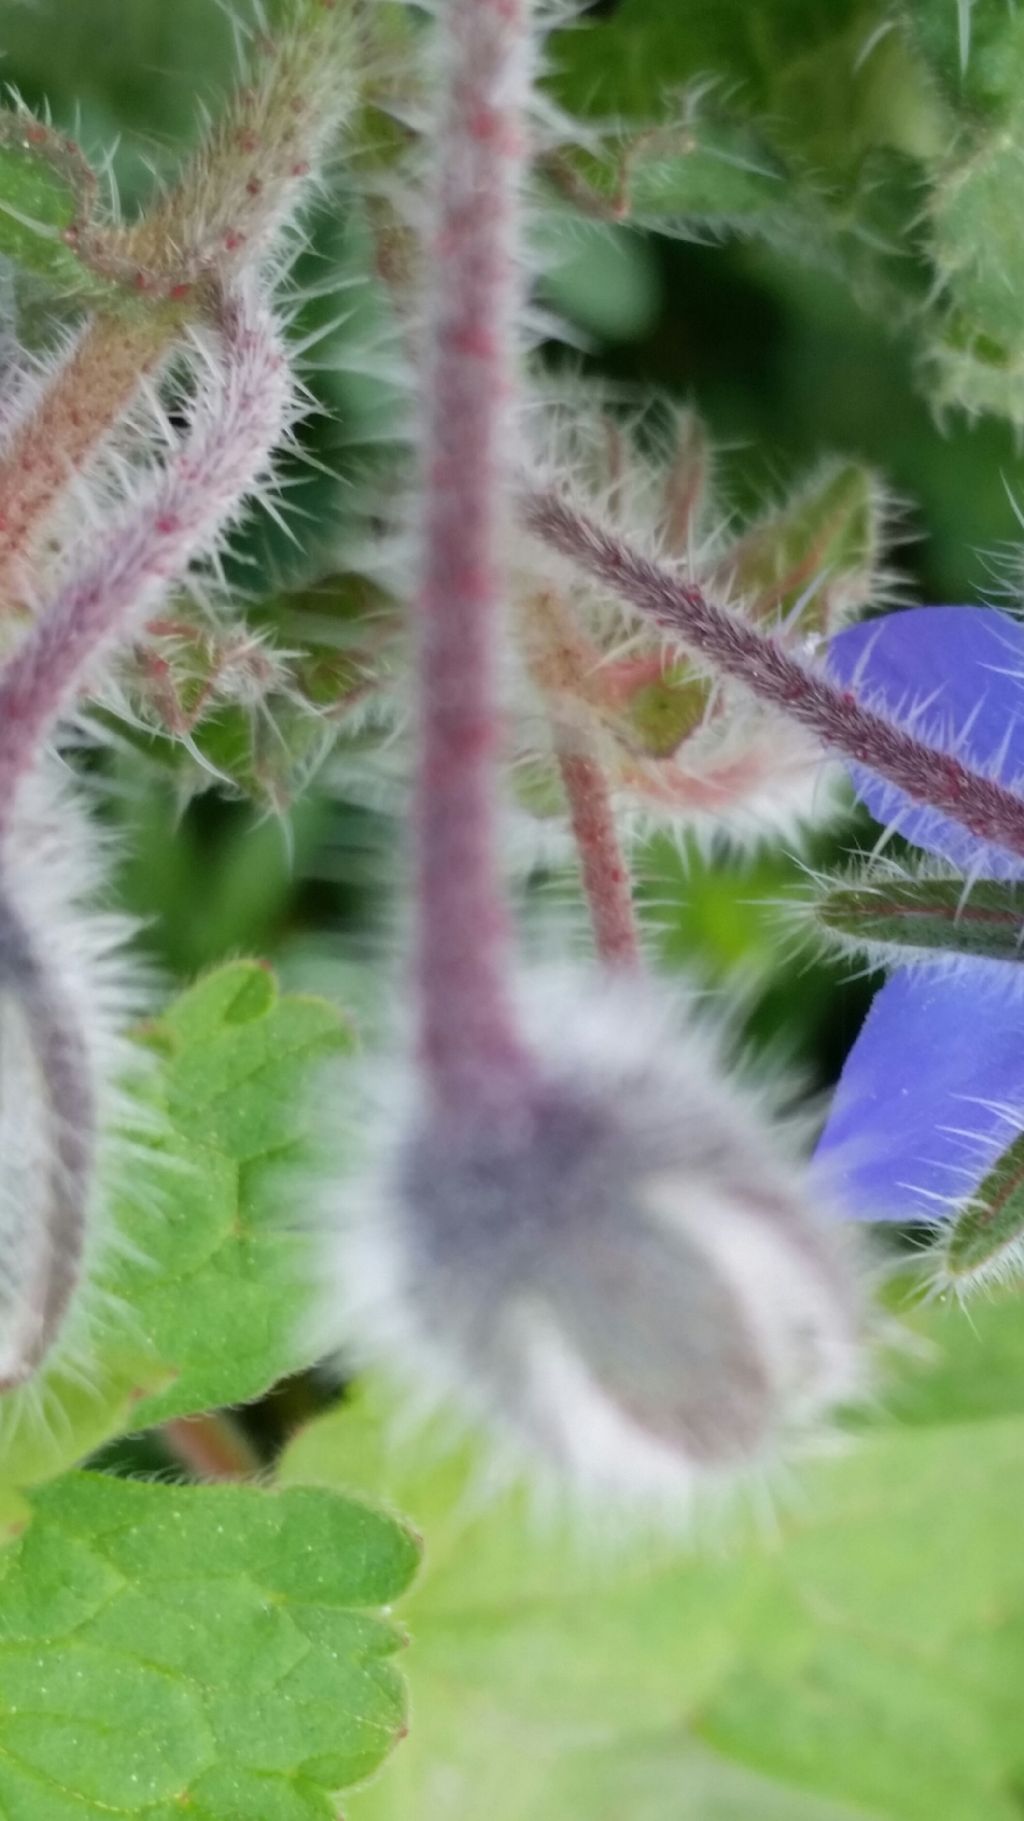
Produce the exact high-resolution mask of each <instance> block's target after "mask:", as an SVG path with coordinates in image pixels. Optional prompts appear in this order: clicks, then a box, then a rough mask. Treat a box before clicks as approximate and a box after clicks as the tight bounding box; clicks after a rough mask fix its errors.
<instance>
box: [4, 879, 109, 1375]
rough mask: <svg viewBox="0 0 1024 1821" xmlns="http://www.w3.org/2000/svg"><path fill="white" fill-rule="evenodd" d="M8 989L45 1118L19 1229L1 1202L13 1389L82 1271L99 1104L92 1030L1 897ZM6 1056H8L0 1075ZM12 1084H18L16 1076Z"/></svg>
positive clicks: (57, 1326) (7, 1364)
mask: <svg viewBox="0 0 1024 1821" xmlns="http://www.w3.org/2000/svg"><path fill="white" fill-rule="evenodd" d="M3 999H7V1000H8V1001H9V1002H10V1004H11V1006H12V1008H13V1010H14V1012H15V1015H16V1016H17V1017H19V1018H20V1019H21V1021H22V1025H23V1028H24V1033H25V1038H26V1040H27V1045H28V1050H29V1053H30V1055H31V1058H32V1065H31V1074H32V1075H33V1077H34V1078H35V1082H36V1091H37V1092H38V1095H39V1098H40V1103H41V1106H42V1121H43V1125H44V1127H45V1128H46V1131H45V1137H44V1139H43V1143H42V1148H41V1153H40V1156H39V1158H38V1160H37V1167H36V1169H35V1170H34V1171H33V1176H34V1177H35V1178H36V1180H35V1181H34V1182H33V1183H32V1184H31V1191H30V1192H31V1197H32V1198H33V1199H32V1204H31V1206H30V1207H28V1208H25V1207H21V1206H19V1207H17V1208H14V1209H12V1210H11V1213H12V1214H13V1215H14V1217H15V1219H16V1221H17V1223H18V1231H17V1232H15V1231H13V1230H11V1231H9V1230H8V1218H7V1217H8V1210H7V1209H6V1208H4V1209H3V1210H2V1211H0V1213H2V1226H3V1246H2V1261H0V1262H2V1269H3V1275H4V1278H5V1282H4V1285H3V1299H4V1300H5V1301H7V1300H13V1304H14V1317H13V1320H12V1321H10V1322H9V1323H8V1326H7V1331H6V1333H5V1338H4V1349H3V1355H2V1358H0V1390H8V1389H10V1388H11V1387H13V1386H15V1385H19V1384H23V1383H24V1382H25V1380H26V1379H28V1378H30V1377H31V1376H32V1374H33V1373H34V1372H35V1371H36V1369H37V1368H38V1366H39V1365H40V1364H41V1363H42V1361H43V1360H44V1359H45V1357H46V1355H47V1353H48V1352H49V1350H50V1348H51V1346H52V1345H53V1342H54V1341H55V1339H56V1338H57V1335H58V1334H59V1333H60V1330H61V1328H62V1326H63V1323H64V1317H65V1315H66V1313H67V1310H68V1306H69V1304H70V1302H71V1298H72V1296H73V1295H74V1292H75V1290H76V1289H77V1287H78V1283H79V1281H80V1278H81V1275H82V1266H83V1259H84V1254H85V1242H86V1235H87V1232H88V1216H89V1197H90V1194H91V1190H92V1174H93V1165H94V1161H95V1150H96V1131H97V1109H96V1101H95V1092H94V1088H93V1072H92V1068H91V1066H90V1057H89V1053H88V1044H87V1041H86V1039H85V1036H84V1034H83V1032H82V1031H81V1030H80V1028H79V1025H78V1022H77V1020H76V1018H75V1016H74V1014H73V1012H72V1011H71V1010H70V1008H69V1007H68V1006H67V1005H66V1004H65V1002H64V999H63V996H62V994H61V992H60V989H59V986H57V985H55V983H54V980H53V977H52V970H50V969H49V968H48V967H45V966H44V965H43V964H42V963H41V962H40V960H39V958H38V957H37V955H36V953H35V950H34V946H33V943H32V939H31V937H30V935H29V933H28V931H27V930H26V929H25V928H24V927H23V925H22V923H21V920H20V918H18V917H17V916H16V915H15V913H14V912H13V911H12V910H11V908H10V906H9V905H7V904H5V903H4V902H3V901H2V900H0V1001H2V1000H3ZM9 1035H10V1033H9V1032H8V1033H7V1036H8V1038H9ZM3 1063H4V1058H3V1057H2V1056H0V1075H2V1073H3ZM5 1087H6V1088H7V1090H8V1091H12V1092H15V1091H16V1089H15V1085H14V1083H13V1082H11V1081H6V1082H5ZM12 1136H17V1135H12ZM22 1228H24V1229H25V1230H24V1231H21V1229H22ZM25 1258H28V1259H30V1262H29V1263H28V1265H27V1267H26V1264H25V1262H24V1261H25Z"/></svg>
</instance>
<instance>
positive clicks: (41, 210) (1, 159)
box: [0, 112, 87, 291]
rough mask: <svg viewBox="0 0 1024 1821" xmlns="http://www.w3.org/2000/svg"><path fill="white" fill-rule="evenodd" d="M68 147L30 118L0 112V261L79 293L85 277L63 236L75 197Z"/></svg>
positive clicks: (75, 204) (72, 216)
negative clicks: (63, 153) (63, 151)
mask: <svg viewBox="0 0 1024 1821" xmlns="http://www.w3.org/2000/svg"><path fill="white" fill-rule="evenodd" d="M69 144H70V142H68V141H66V140H62V139H61V138H60V137H59V135H58V134H56V133H53V132H51V131H50V129H49V128H47V127H45V126H43V125H41V124H40V123H39V122H37V121H35V120H33V119H32V117H31V115H27V114H25V115H21V114H11V113H5V112H0V256H2V257H3V258H5V259H9V260H11V261H12V263H13V264H14V265H16V266H19V267H20V268H21V269H22V270H23V271H26V272H31V273H32V274H33V275H34V276H35V277H37V278H44V279H45V280H46V281H47V283H48V284H50V285H52V286H53V287H54V288H55V289H58V290H66V291H67V290H70V291H81V290H82V288H83V284H84V281H85V278H86V276H87V275H86V274H85V272H84V270H83V267H82V266H81V264H80V262H79V260H78V258H77V256H76V254H75V253H74V252H73V250H72V248H71V246H70V245H69V244H68V242H67V240H66V238H65V236H66V235H67V233H68V231H69V230H71V228H72V224H73V223H74V221H75V219H76V216H77V214H78V208H79V196H78V192H77V190H76V188H75V185H74V181H73V168H74V167H73V163H72V159H71V157H70V155H66V156H65V158H64V160H63V161H62V160H61V158H60V157H59V155H58V148H61V147H65V148H66V147H68V146H69Z"/></svg>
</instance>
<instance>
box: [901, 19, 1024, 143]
mask: <svg viewBox="0 0 1024 1821" xmlns="http://www.w3.org/2000/svg"><path fill="white" fill-rule="evenodd" d="M900 11H901V14H902V17H903V20H904V21H905V23H906V27H907V30H908V32H909V36H910V40H911V43H912V44H913V46H914V48H915V50H917V51H918V52H919V53H921V54H922V55H923V56H924V57H925V59H926V60H927V63H928V66H929V69H930V71H931V74H932V76H933V78H934V79H936V80H937V82H938V84H939V85H941V88H942V91H943V94H944V96H945V99H946V100H947V102H948V103H949V104H950V105H951V106H953V107H955V108H956V109H957V110H963V111H964V112H965V113H968V114H970V115H975V116H979V117H987V118H989V119H992V118H998V117H999V116H1000V115H1001V114H1002V113H1003V112H1004V110H1005V109H1007V108H1008V107H1012V106H1014V105H1015V104H1016V103H1017V102H1018V101H1019V99H1020V95H1021V92H1022V87H1024V16H1022V15H1021V13H1020V12H1019V10H1018V9H1017V8H1016V7H1015V6H1007V5H1005V3H1004V0H902V5H901V9H900Z"/></svg>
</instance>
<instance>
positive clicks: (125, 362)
mask: <svg viewBox="0 0 1024 1821" xmlns="http://www.w3.org/2000/svg"><path fill="white" fill-rule="evenodd" d="M179 332H180V322H179V317H178V313H177V312H175V311H173V310H171V309H169V308H167V307H164V308H162V309H159V310H153V311H148V310H147V311H145V312H143V311H141V310H140V311H138V312H137V313H134V312H133V313H129V312H128V311H124V312H119V313H116V314H114V313H106V312H105V313H103V314H101V315H99V316H96V317H94V318H92V320H91V321H90V322H89V323H88V324H87V325H86V327H85V328H84V329H83V330H82V333H81V334H80V335H79V337H78V340H77V341H76V342H75V343H74V345H73V347H72V348H71V349H70V351H69V353H68V354H67V356H66V358H65V359H64V360H63V361H62V362H61V364H60V366H59V367H57V369H56V370H55V372H54V373H53V375H52V377H51V379H50V382H49V384H48V386H47V387H46V389H45V391H44V392H43V393H42V395H41V397H39V399H38V400H35V401H33V406H32V408H31V409H30V410H29V411H28V413H27V414H26V416H25V417H24V419H23V420H22V422H21V423H19V424H18V425H17V427H16V428H15V430H14V431H13V433H12V435H11V437H10V440H9V442H8V443H7V446H6V448H5V449H4V452H3V455H2V457H0V614H2V613H4V612H9V611H10V610H11V609H12V608H13V607H19V606H24V605H26V604H28V596H29V572H28V564H29V562H30V560H31V558H32V556H33V554H34V548H35V545H36V542H37V540H38V538H39V537H40V535H41V534H42V532H43V531H44V530H45V529H46V527H47V525H48V523H49V521H50V519H51V518H52V516H53V513H54V511H55V509H56V507H57V506H58V505H59V503H60V501H61V500H62V498H63V497H64V495H65V493H66V491H67V488H68V486H69V483H70V482H71V481H72V480H73V479H74V477H75V476H76V475H78V474H81V473H82V472H83V471H84V470H85V468H86V467H87V466H88V463H89V461H90V460H91V458H92V457H93V456H94V455H95V453H96V451H97V449H98V448H99V447H100V445H101V443H102V442H103V441H104V440H105V439H106V437H107V436H108V435H109V434H110V431H111V430H112V428H113V426H114V425H115V424H116V423H118V422H119V421H120V419H121V418H123V417H124V415H125V413H126V412H127V411H129V410H130V409H131V407H132V405H133V403H134V401H135V399H136V397H137V395H138V393H139V390H140V388H141V386H142V384H143V381H144V380H145V379H147V378H148V377H149V376H150V375H152V374H153V373H155V372H156V371H157V370H158V369H159V367H160V365H161V364H162V362H163V360H164V359H165V357H166V355H167V353H168V352H169V350H170V348H171V347H172V345H173V343H174V341H175V338H176V336H177V335H178V333H179Z"/></svg>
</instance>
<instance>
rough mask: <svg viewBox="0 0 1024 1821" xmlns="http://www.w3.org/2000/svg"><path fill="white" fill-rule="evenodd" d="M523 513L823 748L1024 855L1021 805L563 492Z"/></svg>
mask: <svg viewBox="0 0 1024 1821" xmlns="http://www.w3.org/2000/svg"><path fill="white" fill-rule="evenodd" d="M520 510H521V513H522V517H523V520H524V523H525V524H526V525H527V527H528V528H529V530H530V531H532V532H533V533H534V534H535V535H536V536H537V537H539V538H541V539H543V541H544V542H545V543H547V544H549V545H550V546H551V547H552V548H553V549H555V550H558V551H560V552H561V554H562V555H563V556H566V557H568V558H570V559H571V560H572V561H574V562H575V563H577V564H578V565H579V567H580V568H581V569H584V570H585V571H586V572H587V573H588V574H589V575H592V576H594V577H595V578H596V579H597V580H598V581H601V582H603V583H604V584H605V586H606V587H608V588H610V589H611V590H612V591H613V592H614V593H615V594H618V595H619V596H620V597H621V598H622V599H623V600H624V601H628V602H629V603H630V605H631V606H633V607H635V608H636V609H637V611H638V612H639V613H642V614H644V615H646V616H647V617H648V618H650V619H653V620H655V621H656V622H657V623H658V625H660V626H661V627H662V628H663V629H664V630H665V631H666V632H670V633H672V634H674V636H675V637H676V638H678V639H680V640H681V641H682V642H683V644H685V645H688V646H689V647H690V648H691V650H693V651H696V652H698V653H699V654H700V656H701V657H703V658H706V659H707V660H708V662H709V663H711V664H713V665H714V666H715V667H716V669H718V670H721V671H724V673H725V674H726V676H731V677H735V678H736V680H737V681H738V682H740V683H743V684H745V685H746V687H747V688H748V689H749V690H750V692H751V694H752V695H754V696H756V697H757V698H758V699H759V700H760V701H762V702H768V703H770V704H771V706H772V707H773V708H778V709H781V710H782V712H783V713H784V714H786V715H788V716H789V718H790V719H791V720H793V721H797V722H799V723H800V725H801V726H803V727H807V728H809V729H810V731H811V732H812V733H814V734H816V735H817V737H818V739H819V740H821V741H822V743H823V745H825V746H827V747H830V748H831V749H832V750H833V751H835V752H839V753H842V754H843V756H844V757H846V758H848V759H854V760H855V761H856V762H857V763H858V764H860V765H866V766H869V767H870V769H871V770H872V771H874V772H877V773H878V775H879V777H882V778H885V779H886V780H887V781H888V782H889V783H890V784H895V785H896V786H897V788H898V789H899V790H902V791H905V792H906V795H907V796H908V797H910V798H911V799H912V801H913V802H915V803H923V804H927V805H928V806H929V807H930V808H933V809H938V810H941V811H942V813H943V814H944V815H947V816H949V817H951V819H952V820H953V821H955V822H958V823H959V824H960V826H961V827H962V828H965V829H967V830H968V831H969V832H970V833H971V834H972V835H974V836H975V837H976V838H977V839H979V840H982V841H987V842H991V843H992V844H994V845H995V846H997V847H1002V848H1003V849H1005V851H1006V852H1007V853H1010V854H1015V855H1024V797H1020V796H1018V795H1017V794H1016V793H1015V792H1014V791H1012V790H1007V789H1006V787H1005V785H1002V784H1000V783H998V782H997V780H996V779H994V778H989V777H986V776H985V775H984V774H983V773H981V772H978V771H974V770H973V769H972V768H971V766H970V765H967V764H965V763H964V761H963V760H962V759H959V758H957V757H956V756H955V755H954V754H952V753H948V752H942V751H940V750H939V749H938V748H937V747H934V746H931V745H929V744H928V742H927V741H925V740H919V739H916V738H915V736H914V735H913V734H911V733H908V732H907V730H906V728H905V727H901V726H900V725H899V724H898V723H897V722H896V721H894V720H890V719H889V718H888V716H886V715H884V714H880V713H879V712H878V711H877V710H875V709H871V708H867V707H865V706H864V705H863V703H861V702H858V700H857V698H856V696H855V695H854V694H853V692H852V691H851V690H848V689H844V688H842V687H841V686H838V685H836V684H835V683H832V682H830V681H829V680H828V678H827V677H826V676H824V675H823V674H822V672H821V671H820V670H818V669H816V668H815V667H814V666H812V665H810V664H808V663H806V662H804V661H803V660H802V659H801V658H799V657H797V656H796V655H795V654H794V653H793V652H792V651H791V650H789V649H788V648H787V647H786V646H784V645H783V644H782V643H781V642H780V640H778V639H777V638H774V637H773V636H772V635H771V633H768V632H764V631H762V630H760V629H759V628H758V627H756V626H754V625H752V624H751V623H750V621H749V620H745V619H741V617H740V616H739V614H737V613H733V612H730V611H729V610H728V609H727V608H724V607H718V606H716V605H715V604H714V602H712V601H709V600H708V599H707V598H706V596H705V595H704V594H703V593H702V592H701V590H700V589H699V588H697V587H696V586H694V585H693V584H692V583H684V582H680V581H679V580H678V578H677V577H676V576H674V575H672V574H670V573H669V572H668V571H667V570H664V569H662V568H660V567H659V566H658V564H657V563H655V562H652V561H651V560H650V559H649V558H648V557H645V556H643V555H641V553H640V552H639V551H636V550H634V549H632V548H631V547H630V545H629V544H628V543H626V542H625V541H624V540H623V539H622V538H620V537H618V536H613V535H612V534H611V533H609V532H607V531H605V530H604V528H603V527H602V526H601V525H599V524H597V523H596V522H595V521H594V520H593V519H591V518H588V516H587V515H586V513H584V512H581V511H579V510H578V509H577V507H576V506H575V505H573V504H571V503H570V502H569V501H567V500H565V499H563V498H562V497H560V496H559V495H558V494H557V493H554V492H547V491H544V490H532V491H526V492H524V493H523V494H522V495H521V496H520Z"/></svg>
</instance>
